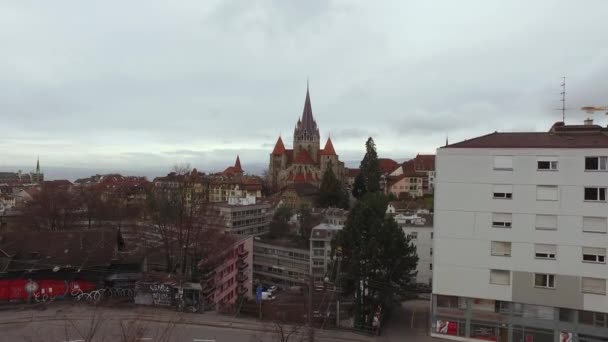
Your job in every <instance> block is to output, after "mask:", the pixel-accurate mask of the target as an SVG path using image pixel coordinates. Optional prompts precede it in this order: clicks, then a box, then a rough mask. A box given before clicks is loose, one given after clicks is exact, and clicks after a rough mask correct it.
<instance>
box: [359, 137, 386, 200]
mask: <svg viewBox="0 0 608 342" xmlns="http://www.w3.org/2000/svg"><path fill="white" fill-rule="evenodd" d="M359 170H360V172H359V175H357V178H355V184H354V186H353V196H355V197H356V198H358V199H359V198H361V197H362V196H363V195H364V194H365V193H368V192H378V191H380V176H381V174H380V164H379V162H378V153H377V152H376V144H375V143H374V139H372V138H371V137H369V138H368V139H367V142H365V156H364V157H363V160H361V165H360V166H359Z"/></svg>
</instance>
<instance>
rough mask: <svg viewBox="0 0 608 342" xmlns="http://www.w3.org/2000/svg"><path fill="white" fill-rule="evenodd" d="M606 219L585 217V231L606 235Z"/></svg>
mask: <svg viewBox="0 0 608 342" xmlns="http://www.w3.org/2000/svg"><path fill="white" fill-rule="evenodd" d="M606 227H607V224H606V218H605V217H583V231H585V232H596V233H606Z"/></svg>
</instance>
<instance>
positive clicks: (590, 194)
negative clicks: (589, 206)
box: [585, 187, 606, 201]
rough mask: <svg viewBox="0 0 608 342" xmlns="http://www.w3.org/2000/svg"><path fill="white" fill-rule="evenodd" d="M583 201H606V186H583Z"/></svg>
mask: <svg viewBox="0 0 608 342" xmlns="http://www.w3.org/2000/svg"><path fill="white" fill-rule="evenodd" d="M585 201H606V188H599V187H585Z"/></svg>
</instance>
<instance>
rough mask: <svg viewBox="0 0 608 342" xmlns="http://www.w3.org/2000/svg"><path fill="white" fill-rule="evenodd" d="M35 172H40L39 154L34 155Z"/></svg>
mask: <svg viewBox="0 0 608 342" xmlns="http://www.w3.org/2000/svg"><path fill="white" fill-rule="evenodd" d="M36 174H40V156H37V157H36Z"/></svg>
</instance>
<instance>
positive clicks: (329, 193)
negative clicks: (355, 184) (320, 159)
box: [317, 164, 348, 209]
mask: <svg viewBox="0 0 608 342" xmlns="http://www.w3.org/2000/svg"><path fill="white" fill-rule="evenodd" d="M317 202H318V203H317V205H318V206H319V207H321V208H329V207H334V208H343V209H348V193H347V192H346V190H345V188H344V185H343V184H342V182H340V181H339V180H338V178H336V175H335V174H334V171H333V170H332V167H331V164H330V165H329V167H328V168H327V170H325V173H324V174H323V181H322V182H321V188H320V189H319V197H318V200H317Z"/></svg>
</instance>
